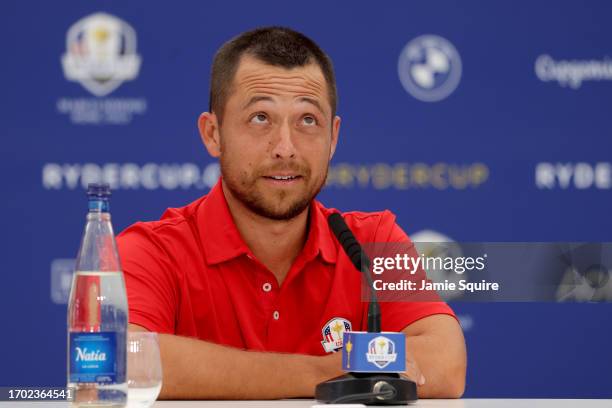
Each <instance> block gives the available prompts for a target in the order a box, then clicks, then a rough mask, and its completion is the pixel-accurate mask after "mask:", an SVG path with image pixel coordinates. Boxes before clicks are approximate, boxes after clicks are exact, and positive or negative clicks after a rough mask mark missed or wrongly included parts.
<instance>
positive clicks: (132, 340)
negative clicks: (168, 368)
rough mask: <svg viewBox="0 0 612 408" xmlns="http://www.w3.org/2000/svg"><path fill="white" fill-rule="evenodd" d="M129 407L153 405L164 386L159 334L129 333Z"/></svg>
mask: <svg viewBox="0 0 612 408" xmlns="http://www.w3.org/2000/svg"><path fill="white" fill-rule="evenodd" d="M127 373H128V407H130V408H146V407H150V406H151V405H153V403H154V402H155V400H156V399H157V396H158V395H159V391H160V390H161V385H162V367H161V358H160V355H159V341H158V339H157V333H153V332H129V333H128V344H127Z"/></svg>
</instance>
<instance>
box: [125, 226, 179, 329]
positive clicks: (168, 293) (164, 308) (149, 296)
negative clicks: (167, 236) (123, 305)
mask: <svg viewBox="0 0 612 408" xmlns="http://www.w3.org/2000/svg"><path fill="white" fill-rule="evenodd" d="M117 246H118V249H119V256H120V259H121V265H122V267H123V274H124V276H125V284H126V290H127V296H128V305H129V320H130V323H133V324H137V325H139V326H142V327H144V328H146V329H147V330H150V331H154V332H158V333H170V334H172V333H174V332H175V324H176V311H177V304H178V302H177V299H178V290H177V288H178V286H177V283H176V278H175V276H174V275H173V274H172V273H171V271H172V270H173V268H172V267H171V264H170V261H169V259H170V258H169V257H168V256H167V253H166V251H165V249H164V247H163V245H162V244H161V242H160V241H159V240H158V239H156V236H155V232H154V231H153V230H152V228H151V227H148V226H146V225H145V224H142V223H137V224H134V225H132V226H131V227H129V228H128V229H126V230H125V231H124V232H122V233H121V234H120V235H119V236H118V237H117Z"/></svg>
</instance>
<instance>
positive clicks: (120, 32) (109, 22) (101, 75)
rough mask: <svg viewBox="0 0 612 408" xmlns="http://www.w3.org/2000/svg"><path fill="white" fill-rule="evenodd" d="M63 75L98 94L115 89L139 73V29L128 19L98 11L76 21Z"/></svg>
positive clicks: (69, 37)
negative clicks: (136, 31)
mask: <svg viewBox="0 0 612 408" xmlns="http://www.w3.org/2000/svg"><path fill="white" fill-rule="evenodd" d="M62 67H63V68H64V75H65V76H66V79H68V80H70V81H76V82H80V83H81V85H83V87H85V89H87V90H88V91H89V92H91V93H92V94H94V95H96V96H105V95H108V94H109V93H111V92H113V91H114V90H115V89H117V87H119V86H120V85H121V84H122V83H123V82H124V81H129V80H132V79H134V78H136V77H137V76H138V71H139V69H140V56H139V55H138V54H136V33H135V31H134V29H133V28H132V27H131V26H130V25H129V24H127V23H126V22H125V21H123V20H120V19H118V18H117V17H114V16H111V15H109V14H105V13H96V14H92V15H90V16H87V17H85V18H82V19H81V20H79V21H77V22H76V23H75V24H73V25H72V27H70V29H69V30H68V34H67V36H66V53H65V54H64V55H63V56H62Z"/></svg>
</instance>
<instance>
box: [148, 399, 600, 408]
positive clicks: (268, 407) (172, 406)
mask: <svg viewBox="0 0 612 408" xmlns="http://www.w3.org/2000/svg"><path fill="white" fill-rule="evenodd" d="M315 404H316V401H313V400H283V401H157V402H156V403H155V405H153V408H196V407H198V408H231V407H237V408H240V407H244V408H275V407H276V408H285V407H287V408H310V407H311V406H312V405H315ZM336 406H337V407H339V408H340V407H341V406H342V405H336ZM410 406H411V407H415V408H416V407H428V408H612V400H576V399H573V400H569V399H565V400H562V399H459V400H443V399H438V400H425V399H424V400H419V401H417V402H416V403H415V404H411V405H410ZM329 407H330V408H333V407H334V405H329Z"/></svg>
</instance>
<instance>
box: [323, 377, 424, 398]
mask: <svg viewBox="0 0 612 408" xmlns="http://www.w3.org/2000/svg"><path fill="white" fill-rule="evenodd" d="M389 387H392V388H393V389H395V395H394V396H393V397H392V398H385V399H380V397H362V398H358V399H351V400H350V401H346V402H345V403H354V404H366V405H406V404H408V403H410V402H415V401H416V400H417V399H418V398H417V387H416V384H415V383H414V382H412V381H410V380H408V379H406V378H403V377H400V375H399V374H370V373H348V374H344V375H341V376H340V377H336V378H332V379H331V380H328V381H325V382H322V383H320V384H317V387H316V388H315V399H316V400H318V401H321V402H324V403H326V404H329V403H331V402H332V401H335V400H336V399H338V398H340V397H345V396H348V395H353V394H364V393H372V392H376V391H380V390H381V388H382V390H383V391H384V390H387V389H390V388H389Z"/></svg>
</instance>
